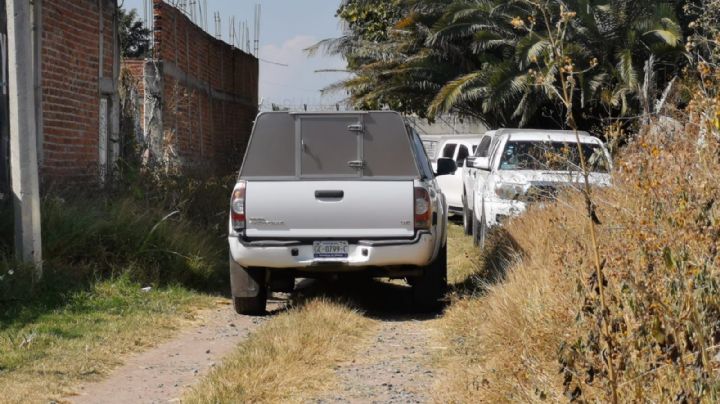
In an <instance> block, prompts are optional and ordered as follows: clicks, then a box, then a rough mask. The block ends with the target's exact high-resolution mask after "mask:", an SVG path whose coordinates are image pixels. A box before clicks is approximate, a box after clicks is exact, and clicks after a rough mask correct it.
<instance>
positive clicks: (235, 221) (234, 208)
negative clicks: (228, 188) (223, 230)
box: [230, 181, 245, 230]
mask: <svg viewBox="0 0 720 404" xmlns="http://www.w3.org/2000/svg"><path fill="white" fill-rule="evenodd" d="M230 218H231V219H232V226H233V229H235V230H240V229H244V228H245V181H239V182H238V183H237V184H236V185H235V190H234V191H233V194H232V199H231V200H230Z"/></svg>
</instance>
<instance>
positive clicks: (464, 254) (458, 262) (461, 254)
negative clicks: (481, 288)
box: [447, 222, 479, 285]
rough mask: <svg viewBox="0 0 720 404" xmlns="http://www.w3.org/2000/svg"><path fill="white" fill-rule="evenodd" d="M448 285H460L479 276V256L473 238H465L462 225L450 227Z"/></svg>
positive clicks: (452, 224) (451, 224) (453, 224)
mask: <svg viewBox="0 0 720 404" xmlns="http://www.w3.org/2000/svg"><path fill="white" fill-rule="evenodd" d="M447 243H448V283H449V284H450V285H459V284H462V283H464V282H467V281H468V279H470V278H472V277H473V276H475V275H476V274H477V266H478V265H479V256H478V253H477V248H475V246H474V245H473V243H472V238H470V237H467V236H465V233H464V232H463V227H462V225H458V224H455V223H453V222H450V224H449V226H448V241H447Z"/></svg>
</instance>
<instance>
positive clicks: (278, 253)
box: [228, 232, 435, 271]
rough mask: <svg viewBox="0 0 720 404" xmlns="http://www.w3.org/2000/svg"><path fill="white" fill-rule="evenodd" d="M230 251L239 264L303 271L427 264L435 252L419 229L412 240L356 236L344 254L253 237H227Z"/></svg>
mask: <svg viewBox="0 0 720 404" xmlns="http://www.w3.org/2000/svg"><path fill="white" fill-rule="evenodd" d="M228 241H229V242H230V254H231V256H232V259H233V260H234V261H235V262H236V263H238V264H239V265H241V266H243V267H246V268H249V267H264V268H271V269H272V268H283V269H289V268H298V269H304V270H306V271H312V270H317V271H323V270H327V269H331V268H332V269H336V268H338V267H340V268H346V269H347V270H349V271H351V270H353V269H361V268H364V267H378V266H392V265H417V266H423V265H427V264H429V263H430V262H431V261H432V259H433V254H434V252H435V237H434V236H433V235H432V234H431V233H430V232H420V233H418V235H417V236H416V237H415V239H412V240H367V241H364V240H359V241H356V242H350V244H349V252H348V257H347V258H343V259H332V260H328V259H315V258H314V254H313V245H312V242H301V241H256V242H248V241H244V240H242V239H240V238H238V237H232V236H231V237H229V238H228Z"/></svg>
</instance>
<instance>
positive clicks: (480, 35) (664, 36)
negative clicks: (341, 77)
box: [314, 0, 684, 127]
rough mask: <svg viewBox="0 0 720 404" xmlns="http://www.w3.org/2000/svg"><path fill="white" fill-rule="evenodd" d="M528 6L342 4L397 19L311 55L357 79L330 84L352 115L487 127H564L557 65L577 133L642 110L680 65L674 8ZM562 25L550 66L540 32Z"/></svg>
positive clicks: (590, 2) (496, 2) (480, 1)
mask: <svg viewBox="0 0 720 404" xmlns="http://www.w3.org/2000/svg"><path fill="white" fill-rule="evenodd" d="M534 1H537V0H510V1H507V0H394V1H390V0H347V1H346V2H345V3H344V4H345V5H347V4H352V5H353V6H358V7H371V8H372V7H378V5H379V4H385V5H386V6H388V5H389V6H392V7H394V8H395V10H396V13H395V14H394V17H393V18H392V19H391V20H389V21H385V25H384V26H383V25H381V26H383V27H384V29H385V31H384V34H383V35H375V36H374V37H368V36H367V35H363V32H362V30H357V29H353V26H352V25H350V26H349V29H348V30H347V31H346V35H345V36H344V37H342V38H338V39H333V40H329V41H324V42H321V43H319V44H318V45H316V47H314V50H315V51H317V50H318V49H321V48H322V49H325V50H326V51H327V52H329V53H335V54H341V55H343V56H344V57H346V59H347V60H348V61H349V62H350V63H349V66H348V67H349V70H350V71H352V72H353V73H355V75H354V77H352V78H350V79H348V80H346V81H343V82H340V83H337V84H336V85H334V86H332V87H331V89H344V90H346V91H348V93H349V95H350V97H349V101H350V102H351V103H352V104H353V105H354V106H355V107H357V108H364V109H368V108H378V107H382V106H388V107H390V108H393V109H398V110H401V111H404V112H408V113H414V114H417V115H420V116H428V117H430V118H432V117H434V116H435V115H437V114H442V113H457V114H460V115H462V116H470V117H474V118H477V119H479V120H481V121H483V122H485V123H486V124H487V125H488V126H490V127H498V126H530V125H532V126H536V127H558V126H562V125H563V122H564V119H563V116H564V111H563V110H562V107H561V105H560V104H559V103H558V102H557V97H555V94H554V93H553V91H554V88H555V86H554V83H555V81H556V80H557V74H558V72H559V69H565V68H567V69H574V72H576V74H575V75H574V78H575V79H576V81H577V82H576V86H575V90H574V93H573V97H574V98H575V99H576V101H577V102H574V103H573V105H575V106H576V108H577V111H575V112H576V114H575V115H576V116H577V117H578V121H579V123H580V124H581V125H582V126H584V127H588V126H591V125H593V124H598V123H600V120H601V119H602V118H603V117H610V116H612V117H628V116H632V115H635V114H636V113H638V112H640V111H643V110H645V111H647V110H648V108H647V106H648V105H649V104H650V103H651V102H652V100H653V99H654V96H655V94H654V89H655V88H657V87H658V86H664V85H665V83H667V82H669V81H670V80H671V79H672V77H673V76H674V75H675V74H676V73H677V72H678V70H679V67H678V66H679V65H680V64H681V63H682V62H683V55H684V48H683V47H682V44H681V42H682V38H683V34H682V32H681V29H680V26H679V25H678V23H677V18H676V16H675V14H674V4H673V3H669V2H667V3H666V2H657V1H650V0H638V1H631V0H599V1H598V0H569V1H560V0H549V4H550V8H549V10H551V12H550V13H547V12H546V13H542V12H540V10H541V8H539V7H537V5H536V3H534ZM341 9H342V7H341ZM542 9H543V10H548V8H545V7H543V8H542ZM561 18H567V19H570V20H571V21H570V23H569V24H567V26H568V29H567V30H566V32H565V33H564V41H563V46H564V47H565V49H564V52H563V54H566V55H569V60H563V61H558V60H553V57H552V53H551V52H550V49H551V48H550V43H549V38H548V35H547V32H548V30H549V29H551V28H552V27H554V26H555V24H556V23H557V21H558V19H561ZM355 23H356V24H357V22H355ZM360 23H361V24H374V25H372V26H375V27H377V26H378V25H377V21H367V20H365V21H361V22H360Z"/></svg>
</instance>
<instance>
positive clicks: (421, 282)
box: [412, 245, 447, 312]
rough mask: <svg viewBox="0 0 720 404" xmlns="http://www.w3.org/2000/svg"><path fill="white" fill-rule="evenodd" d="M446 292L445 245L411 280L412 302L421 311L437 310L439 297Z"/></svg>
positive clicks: (439, 302)
mask: <svg viewBox="0 0 720 404" xmlns="http://www.w3.org/2000/svg"><path fill="white" fill-rule="evenodd" d="M446 292H447V245H444V246H442V247H441V248H440V252H439V253H438V256H437V257H436V258H435V261H433V262H432V263H431V264H429V265H427V266H426V267H425V268H424V269H423V274H422V275H420V276H418V277H416V278H414V279H413V282H412V294H413V304H414V306H415V307H416V308H417V309H418V310H421V311H424V312H428V311H437V310H440V309H441V308H442V302H441V301H440V299H442V298H443V297H445V293H446Z"/></svg>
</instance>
